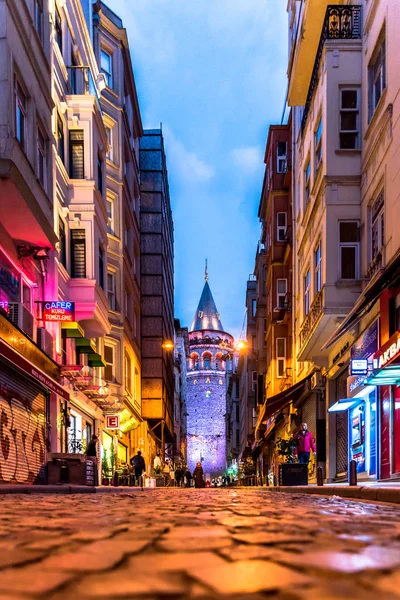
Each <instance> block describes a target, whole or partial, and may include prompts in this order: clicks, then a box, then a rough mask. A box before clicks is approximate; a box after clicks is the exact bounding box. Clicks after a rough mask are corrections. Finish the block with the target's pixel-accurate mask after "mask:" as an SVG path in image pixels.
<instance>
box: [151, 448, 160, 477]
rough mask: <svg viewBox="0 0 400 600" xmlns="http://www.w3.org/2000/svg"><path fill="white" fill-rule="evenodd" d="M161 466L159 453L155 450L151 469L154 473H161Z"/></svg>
mask: <svg viewBox="0 0 400 600" xmlns="http://www.w3.org/2000/svg"><path fill="white" fill-rule="evenodd" d="M161 467H162V462H161V454H160V453H159V452H157V456H156V457H155V458H154V461H153V469H154V473H155V474H156V475H158V474H159V473H161Z"/></svg>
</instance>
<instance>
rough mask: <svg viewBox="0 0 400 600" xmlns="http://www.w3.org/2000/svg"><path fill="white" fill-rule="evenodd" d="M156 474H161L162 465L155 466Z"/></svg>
mask: <svg viewBox="0 0 400 600" xmlns="http://www.w3.org/2000/svg"><path fill="white" fill-rule="evenodd" d="M153 472H154V475H160V473H161V467H158V466H157V467H154V469H153Z"/></svg>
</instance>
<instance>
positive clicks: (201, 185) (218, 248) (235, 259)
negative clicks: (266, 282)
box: [109, 0, 287, 336]
mask: <svg viewBox="0 0 400 600" xmlns="http://www.w3.org/2000/svg"><path fill="white" fill-rule="evenodd" d="M109 6H110V8H111V9H112V10H114V11H115V12H116V13H117V14H118V15H119V16H120V17H121V18H122V20H123V22H124V26H125V27H126V29H127V31H128V36H129V44H130V50H131V55H132V63H133V68H134V71H135V77H136V85H137V88H138V94H139V102H140V107H141V113H142V120H143V125H144V127H145V128H152V127H158V126H159V124H160V123H162V128H163V132H164V137H165V145H166V154H167V165H168V171H169V183H170V193H171V201H172V210H173V216H174V223H175V316H176V317H177V318H179V319H181V323H182V324H183V325H187V326H189V327H190V325H191V322H192V318H193V315H194V312H195V310H196V307H197V304H198V301H199V299H200V295H201V291H202V288H203V284H204V261H205V258H206V257H207V258H208V263H209V283H210V287H211V290H212V293H213V295H214V299H215V302H216V304H217V307H218V310H219V312H220V313H221V320H222V323H223V325H224V328H225V330H226V331H228V332H230V333H232V334H233V335H235V336H238V335H239V333H240V330H241V327H242V322H243V317H244V312H245V291H246V281H247V279H248V276H249V274H250V273H252V272H253V268H254V258H255V253H256V247H257V241H258V239H259V232H260V225H259V222H258V219H257V208H258V202H259V198H260V192H261V187H262V180H263V173H264V165H263V156H264V149H265V143H266V138H267V133H268V126H269V125H270V124H273V123H280V120H281V114H282V108H283V102H284V96H285V90H286V65H287V15H286V2H285V1H284V0H114V1H113V2H110V3H109Z"/></svg>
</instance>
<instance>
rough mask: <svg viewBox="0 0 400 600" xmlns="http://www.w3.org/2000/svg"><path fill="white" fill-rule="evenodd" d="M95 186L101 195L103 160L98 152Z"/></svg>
mask: <svg viewBox="0 0 400 600" xmlns="http://www.w3.org/2000/svg"><path fill="white" fill-rule="evenodd" d="M97 188H98V190H99V192H100V194H101V195H103V160H102V157H101V154H100V152H98V154H97Z"/></svg>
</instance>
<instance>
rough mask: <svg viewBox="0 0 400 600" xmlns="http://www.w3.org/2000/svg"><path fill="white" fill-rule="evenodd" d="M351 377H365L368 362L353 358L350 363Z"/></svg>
mask: <svg viewBox="0 0 400 600" xmlns="http://www.w3.org/2000/svg"><path fill="white" fill-rule="evenodd" d="M350 372H351V375H367V373H368V360H367V359H366V358H353V359H352V360H351V361H350Z"/></svg>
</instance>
